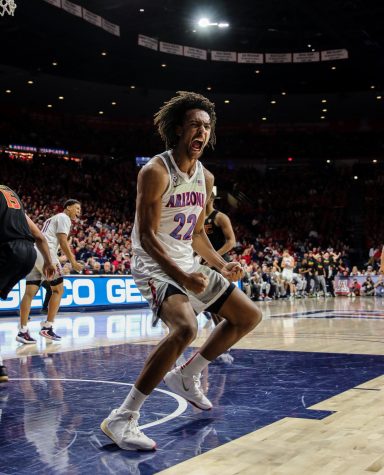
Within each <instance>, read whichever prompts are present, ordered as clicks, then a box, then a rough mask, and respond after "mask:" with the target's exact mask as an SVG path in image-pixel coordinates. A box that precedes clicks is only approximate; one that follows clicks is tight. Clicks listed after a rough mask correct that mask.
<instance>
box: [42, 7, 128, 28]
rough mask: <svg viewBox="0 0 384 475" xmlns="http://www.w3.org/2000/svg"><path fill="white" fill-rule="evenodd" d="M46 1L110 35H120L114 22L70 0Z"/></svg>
mask: <svg viewBox="0 0 384 475" xmlns="http://www.w3.org/2000/svg"><path fill="white" fill-rule="evenodd" d="M44 1H45V2H46V3H49V4H50V5H53V6H54V7H57V8H62V9H63V10H65V11H66V12H67V13H70V14H71V15H74V16H76V17H78V18H82V19H83V20H85V21H86V22H88V23H91V24H92V25H95V26H97V27H99V28H101V29H103V30H104V31H107V32H108V33H111V35H115V36H120V26H119V25H115V24H114V23H112V22H110V21H108V20H106V19H105V18H103V17H101V16H99V15H96V14H95V13H93V12H91V11H89V10H87V9H85V8H83V7H82V6H80V5H78V4H77V3H74V2H71V1H70V0H44Z"/></svg>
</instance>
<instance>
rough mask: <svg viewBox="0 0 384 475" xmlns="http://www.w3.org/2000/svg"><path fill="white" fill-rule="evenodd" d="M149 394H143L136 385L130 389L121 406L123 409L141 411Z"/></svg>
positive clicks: (120, 408)
mask: <svg viewBox="0 0 384 475" xmlns="http://www.w3.org/2000/svg"><path fill="white" fill-rule="evenodd" d="M147 397H148V395H147V394H143V393H142V392H141V391H139V390H138V389H137V388H136V387H135V386H132V389H131V390H130V391H129V394H128V396H127V397H126V398H125V401H124V402H123V404H122V405H121V406H120V407H119V410H121V411H127V410H128V411H140V408H141V406H142V405H143V404H144V401H145V400H146V399H147Z"/></svg>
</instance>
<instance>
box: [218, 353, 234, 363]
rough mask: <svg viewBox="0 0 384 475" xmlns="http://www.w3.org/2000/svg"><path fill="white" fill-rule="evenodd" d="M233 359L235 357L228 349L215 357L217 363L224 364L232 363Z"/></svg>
mask: <svg viewBox="0 0 384 475" xmlns="http://www.w3.org/2000/svg"><path fill="white" fill-rule="evenodd" d="M234 360H235V358H234V357H233V356H232V355H231V354H229V351H226V352H225V353H222V354H221V355H219V356H218V357H217V358H216V361H217V362H218V363H224V364H232V363H233V362H234Z"/></svg>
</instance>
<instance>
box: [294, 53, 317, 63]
mask: <svg viewBox="0 0 384 475" xmlns="http://www.w3.org/2000/svg"><path fill="white" fill-rule="evenodd" d="M318 61H320V52H319V51H312V52H310V53H309V52H304V53H293V62H294V63H317V62H318Z"/></svg>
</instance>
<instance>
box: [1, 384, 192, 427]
mask: <svg viewBox="0 0 384 475" xmlns="http://www.w3.org/2000/svg"><path fill="white" fill-rule="evenodd" d="M12 381H70V382H74V381H76V382H81V383H102V384H116V385H121V386H133V384H132V383H120V382H118V381H101V380H97V379H69V378H12V379H10V380H9V382H12ZM154 391H159V392H161V393H164V394H167V395H168V396H171V397H173V398H174V399H176V401H177V403H178V404H179V406H178V408H177V409H176V410H175V411H173V412H172V413H171V414H168V416H165V417H162V418H161V419H158V420H157V421H153V422H148V424H144V425H142V426H139V427H140V429H146V428H147V427H153V426H157V425H159V424H164V423H165V422H168V421H170V420H172V419H175V418H176V417H178V416H180V415H181V414H183V412H185V410H186V409H187V407H188V403H187V401H186V400H185V399H184V398H182V397H181V396H179V395H178V394H175V393H172V392H171V391H166V390H165V389H158V388H155V389H154Z"/></svg>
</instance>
